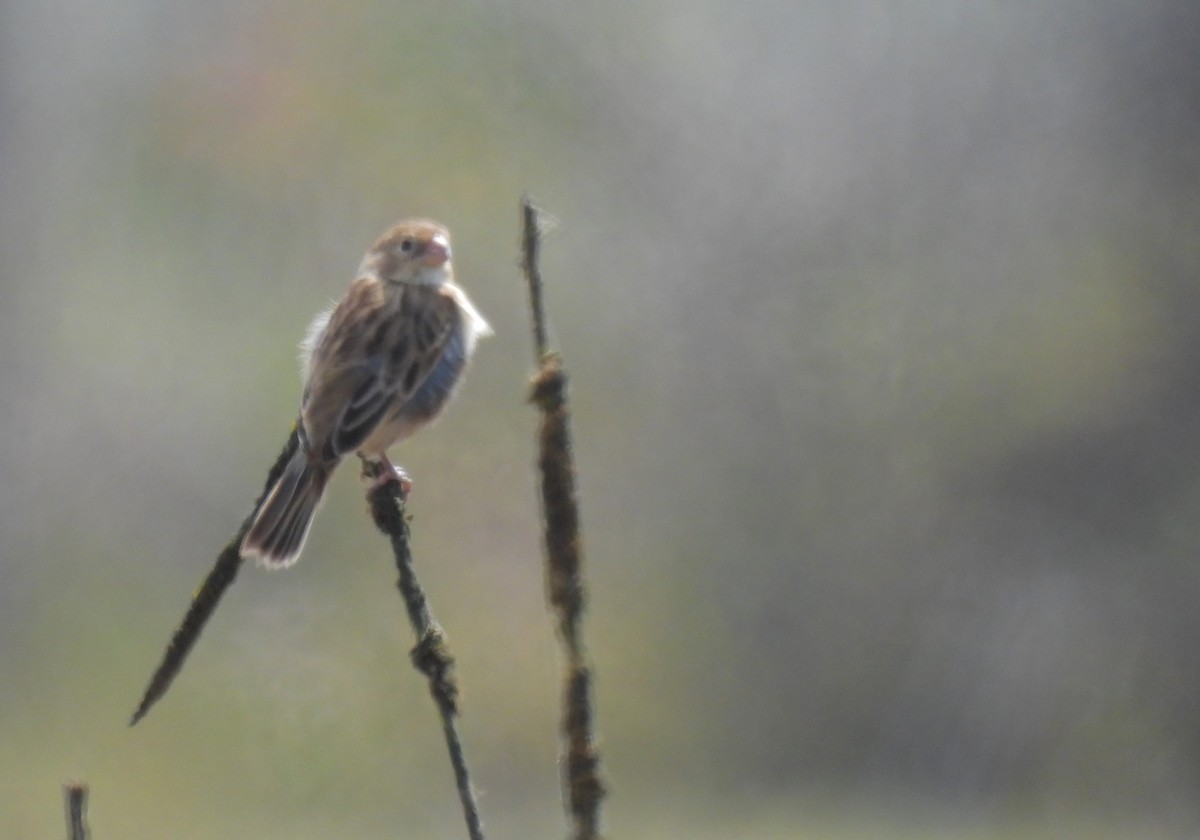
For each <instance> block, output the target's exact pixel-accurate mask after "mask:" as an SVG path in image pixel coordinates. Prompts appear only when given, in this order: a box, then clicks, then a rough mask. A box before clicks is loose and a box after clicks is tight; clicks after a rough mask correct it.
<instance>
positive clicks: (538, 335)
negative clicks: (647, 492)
mask: <svg viewBox="0 0 1200 840" xmlns="http://www.w3.org/2000/svg"><path fill="white" fill-rule="evenodd" d="M538 216H539V212H538V210H537V208H536V207H534V205H533V203H532V202H531V201H530V200H529V197H528V196H526V197H525V198H523V199H522V201H521V217H522V236H521V241H522V264H523V265H524V268H525V276H526V279H527V280H528V282H529V299H530V306H531V310H532V316H533V335H534V345H535V346H534V354H535V357H536V360H537V363H538V365H539V370H538V372H537V373H536V374H535V375H534V377H533V381H532V388H531V389H530V397H529V399H530V402H532V403H534V404H535V405H537V406H538V408H539V409H540V411H541V414H542V418H541V426H540V429H539V431H538V469H539V471H540V472H541V495H542V513H543V516H544V518H545V545H546V591H547V597H548V599H549V601H550V605H551V607H552V608H553V610H554V612H555V615H556V617H557V620H558V634H559V637H560V638H561V639H562V643H563V649H564V652H565V654H566V674H565V679H564V687H563V709H564V711H563V720H562V736H563V741H564V742H565V751H566V755H565V760H564V762H563V764H564V772H563V787H564V798H565V799H566V803H567V808H568V811H569V813H570V817H571V820H572V823H573V827H574V834H573V837H574V838H575V840H595V838H597V837H599V830H600V802H601V800H602V799H603V798H604V793H605V790H604V783H603V782H602V781H601V779H600V754H599V751H598V750H597V748H596V736H595V720H594V719H595V713H594V709H593V701H592V672H591V666H590V665H589V664H588V659H587V652H586V649H585V647H584V643H583V611H584V606H585V604H586V594H585V591H584V584H583V575H582V560H583V554H582V544H581V541H580V535H579V504H578V501H577V499H576V493H575V466H574V461H573V458H572V455H571V432H570V411H569V409H568V407H567V374H566V372H565V371H564V370H563V366H562V359H561V358H560V357H559V355H558V354H557V353H551V352H550V351H549V350H548V348H547V347H546V323H545V312H544V310H543V308H542V278H541V273H540V271H539V270H538V265H537V259H538V246H539V240H540V230H539V223H538Z"/></svg>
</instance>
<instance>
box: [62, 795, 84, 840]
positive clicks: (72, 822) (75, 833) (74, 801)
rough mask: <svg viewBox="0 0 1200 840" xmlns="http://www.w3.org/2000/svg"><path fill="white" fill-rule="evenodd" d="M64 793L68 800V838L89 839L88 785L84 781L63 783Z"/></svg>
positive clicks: (69, 839) (75, 839) (70, 839)
mask: <svg viewBox="0 0 1200 840" xmlns="http://www.w3.org/2000/svg"><path fill="white" fill-rule="evenodd" d="M63 795H64V796H65V797H66V800H67V831H68V832H69V834H68V835H67V838H68V840H88V836H89V834H90V832H89V831H88V827H87V795H88V789H87V785H85V784H84V783H83V782H68V783H67V784H65V785H63Z"/></svg>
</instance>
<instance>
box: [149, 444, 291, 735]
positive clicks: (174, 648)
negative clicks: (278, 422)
mask: <svg viewBox="0 0 1200 840" xmlns="http://www.w3.org/2000/svg"><path fill="white" fill-rule="evenodd" d="M297 428H298V427H293V429H292V433H291V435H290V436H289V437H288V441H287V443H286V444H284V447H283V451H282V452H280V453H279V457H278V458H276V459H275V465H274V466H273V467H271V471H270V472H269V473H268V474H267V483H266V485H265V486H264V487H263V492H262V493H261V494H260V495H259V497H258V500H257V501H256V502H255V503H254V507H253V508H252V509H251V511H250V515H249V516H247V517H246V519H245V521H244V522H242V526H241V527H240V528H238V531H237V534H235V535H234V537H233V539H231V540H230V541H229V542H228V543H226V545H225V547H224V548H223V549H221V553H220V554H218V555H217V562H216V565H214V566H213V568H212V571H210V572H209V573H208V577H206V578H205V579H204V583H202V584H201V585H200V589H199V591H197V592H196V594H195V596H194V597H193V598H192V603H191V605H190V606H189V607H188V611H187V615H185V616H184V617H183V622H182V623H181V624H180V625H179V628H178V629H177V630H176V631H175V634H174V635H173V636H172V637H171V643H170V644H169V645H168V646H167V650H166V652H165V653H164V654H163V658H162V662H160V663H159V666H158V669H157V670H155V672H154V676H152V677H151V678H150V684H149V685H148V686H147V687H146V693H145V694H144V695H142V702H141V703H139V704H138V707H137V710H136V711H135V712H134V713H133V717H132V718H130V720H129V725H130V726H133V725H134V724H135V723H137V722H138V721H139V720H141V719H142V718H143V717H145V716H146V713H147V712H148V711H150V707H151V706H153V705H154V704H155V703H156V702H158V700H159V699H161V698H162V696H163V695H164V694H166V693H167V689H168V688H170V687H171V682H172V681H173V680H174V679H175V677H176V676H178V674H179V671H180V670H181V669H182V668H183V663H184V661H185V660H186V659H187V656H188V654H189V653H190V652H191V650H192V646H193V645H194V644H196V641H197V640H198V639H199V638H200V634H201V633H202V632H203V631H204V626H205V625H206V624H207V623H208V620H209V618H211V617H212V614H213V612H214V611H215V610H216V609H217V604H218V603H220V601H221V596H222V595H224V594H225V590H227V589H228V588H229V587H230V586H231V585H232V584H233V581H234V579H235V578H236V577H237V573H238V570H239V569H240V568H241V566H242V555H241V553H240V551H239V548H240V546H241V544H242V537H244V536H245V535H246V531H247V530H249V528H250V522H251V521H252V520H253V518H254V512H255V511H257V510H258V506H259V505H260V504H261V503H262V500H263V497H265V496H266V494H267V493H268V492H269V491H270V489H271V487H272V486H274V484H275V482H276V481H277V480H278V478H279V475H280V473H282V472H283V468H284V467H285V466H287V463H288V461H289V460H291V457H292V454H293V453H295V451H296V447H297V446H299V444H300V438H299V434H298V432H297Z"/></svg>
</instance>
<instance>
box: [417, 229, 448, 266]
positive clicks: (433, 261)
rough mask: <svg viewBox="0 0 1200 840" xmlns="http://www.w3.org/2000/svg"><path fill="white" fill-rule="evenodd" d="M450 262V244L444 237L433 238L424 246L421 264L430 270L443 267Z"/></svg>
mask: <svg viewBox="0 0 1200 840" xmlns="http://www.w3.org/2000/svg"><path fill="white" fill-rule="evenodd" d="M449 261H450V243H449V241H447V239H446V237H444V236H435V237H434V238H433V239H431V240H429V242H428V243H426V245H425V254H424V259H423V260H422V262H423V263H424V264H425V265H427V266H430V267H432V268H437V267H438V266H442V265H445V264H446V263H447V262H449Z"/></svg>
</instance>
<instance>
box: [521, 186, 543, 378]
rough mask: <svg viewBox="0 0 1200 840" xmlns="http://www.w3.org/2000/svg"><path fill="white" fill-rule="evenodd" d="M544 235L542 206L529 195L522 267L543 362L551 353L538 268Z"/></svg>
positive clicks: (537, 358) (536, 354)
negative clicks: (535, 204)
mask: <svg viewBox="0 0 1200 840" xmlns="http://www.w3.org/2000/svg"><path fill="white" fill-rule="evenodd" d="M541 238H542V231H541V225H540V224H539V222H538V209H537V208H536V207H534V205H533V202H532V201H531V200H530V198H529V196H528V195H524V196H522V197H521V268H522V269H523V270H524V271H525V277H526V278H527V279H528V280H529V305H530V308H531V309H532V310H533V319H532V320H533V361H534V363H535V364H539V365H540V364H541V363H542V359H543V358H545V356H546V353H547V352H548V348H547V339H546V313H545V310H544V309H543V307H542V270H541V269H540V268H539V267H538V251H539V250H540V245H541Z"/></svg>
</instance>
